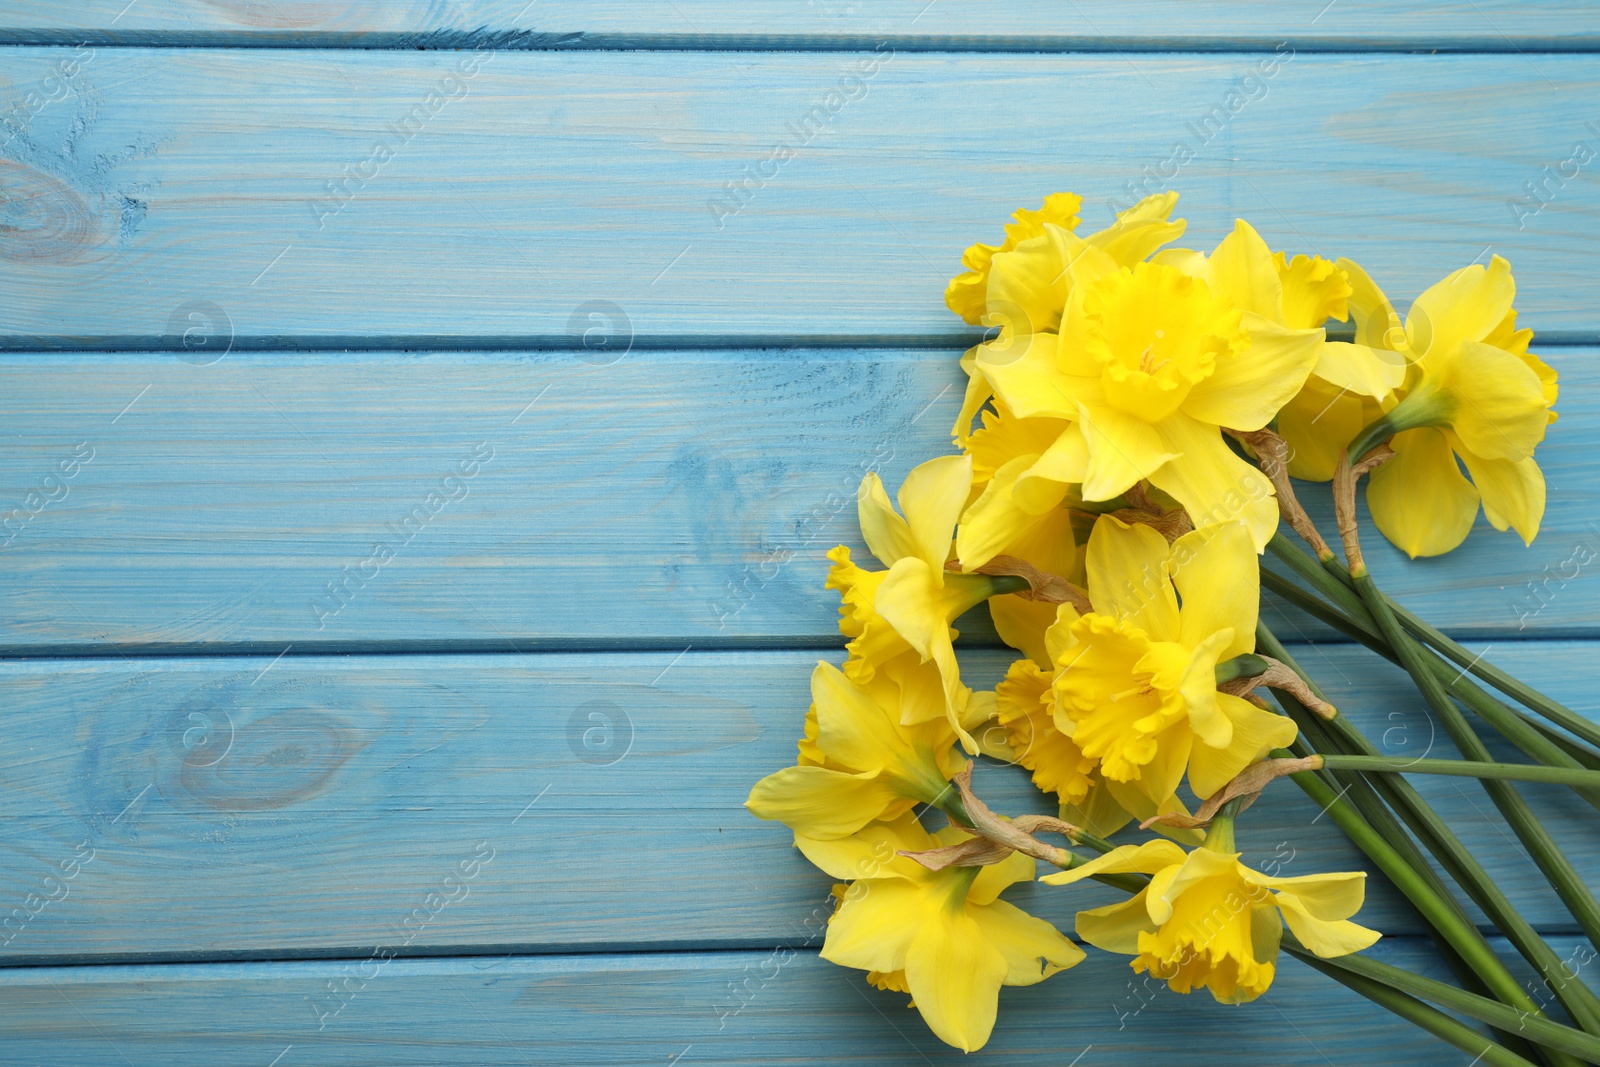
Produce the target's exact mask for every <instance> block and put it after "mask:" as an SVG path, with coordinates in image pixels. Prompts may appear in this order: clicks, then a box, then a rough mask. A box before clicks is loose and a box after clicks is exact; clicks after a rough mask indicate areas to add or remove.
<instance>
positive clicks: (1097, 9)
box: [0, 0, 1600, 52]
mask: <svg viewBox="0 0 1600 1067" xmlns="http://www.w3.org/2000/svg"><path fill="white" fill-rule="evenodd" d="M1319 8H1320V9H1319ZM1597 15H1600V13H1597V12H1596V10H1595V6H1594V4H1592V3H1590V2H1587V0H1558V2H1555V3H1550V4H1540V5H1538V6H1537V7H1536V8H1531V9H1530V8H1529V7H1527V6H1526V5H1520V4H1517V3H1515V0H1482V2H1481V3H1476V4H1473V3H1457V2H1446V0H1410V2H1406V3H1393V4H1385V3H1380V2H1376V0H1341V2H1339V3H1337V4H1329V5H1327V6H1326V7H1321V6H1320V5H1314V4H1313V5H1304V4H1292V3H1285V2H1283V0H1245V2H1242V3H1232V4H1227V5H1220V4H1200V3H1183V2H1177V0H1143V2H1134V3H1096V2H1094V0H1084V2H1082V3H1076V4H1071V5H1067V6H1062V5H1059V4H1052V3H1048V2H1046V0H1007V2H1006V3H999V4H986V5H983V6H982V7H980V8H973V7H970V6H967V5H960V4H928V3H926V2H925V0H886V2H883V3H876V4H872V5H870V6H868V5H857V4H846V3H820V4H818V3H813V4H805V5H798V4H786V3H778V2H774V0H756V2H753V3H747V4H739V5H727V4H722V3H717V2H716V0H681V2H678V3H674V4H672V5H669V6H667V7H657V6H654V5H638V4H629V3H621V2H616V0H607V2H599V3H595V2H577V0H540V2H539V3H537V4H533V3H528V2H527V0H456V2H454V3H451V4H450V5H448V7H446V6H445V5H442V4H439V3H437V2H433V0H388V2H386V3H383V4H377V5H374V4H356V3H348V2H326V0H278V2H272V3H252V2H250V0H143V2H141V3H136V4H134V5H128V4H127V3H126V0H84V2H81V3H76V4H73V5H71V6H70V7H66V6H63V5H60V4H55V3H51V2H49V0H8V2H7V3H6V4H5V5H4V7H3V8H0V39H3V40H7V41H30V40H33V41H36V40H60V39H62V37H64V36H65V35H69V34H74V33H78V34H82V33H84V32H86V31H87V32H90V33H103V34H106V35H108V36H112V35H114V36H113V39H118V40H132V41H150V42H152V43H154V42H155V41H160V40H173V39H177V40H191V39H194V38H195V37H199V36H201V35H206V36H204V37H203V38H202V39H204V40H207V41H214V40H226V41H234V42H238V43H246V44H248V43H250V42H253V41H259V40H261V39H263V38H265V39H266V40H268V41H272V42H275V43H277V42H281V43H288V44H296V43H304V42H305V40H306V39H307V38H309V39H311V40H313V41H317V42H319V43H320V42H322V41H324V40H326V39H327V38H330V37H332V38H334V39H336V40H339V41H341V42H363V41H370V40H372V39H373V38H377V40H378V42H382V43H385V44H387V43H388V42H386V41H384V38H383V37H382V36H380V35H383V34H435V35H440V36H443V35H444V34H447V33H449V32H450V31H457V32H463V33H465V32H466V31H473V30H479V29H487V30H489V31H491V32H494V31H501V32H503V31H508V30H524V31H532V32H534V33H536V34H541V35H549V36H550V37H553V38H554V41H555V42H559V43H560V44H561V45H562V46H565V47H619V46H629V45H633V46H637V45H638V44H640V43H641V39H642V42H643V43H645V44H647V45H654V46H656V47H661V46H663V45H666V46H671V45H672V44H673V43H676V42H685V43H693V44H697V45H701V46H704V45H707V44H710V45H715V46H719V47H728V46H729V45H733V46H735V47H781V46H783V45H790V46H793V45H795V44H803V45H806V46H809V47H819V46H821V47H826V46H828V45H830V44H833V43H836V42H838V41H840V39H843V40H845V41H853V40H859V39H861V38H869V37H876V38H880V39H881V38H884V37H889V38H893V39H896V40H897V43H901V42H904V43H907V44H915V43H923V44H924V46H925V47H944V48H949V47H964V48H1004V47H1017V48H1020V47H1024V46H1026V47H1027V48H1029V49H1030V50H1035V51H1038V50H1047V49H1065V48H1071V49H1083V48H1091V49H1106V50H1109V49H1112V48H1129V47H1135V48H1136V47H1145V48H1153V47H1174V46H1176V47H1194V46H1196V45H1202V46H1204V45H1210V46H1212V47H1218V46H1223V47H1228V46H1237V45H1239V44H1240V43H1244V42H1258V41H1265V42H1270V43H1276V42H1278V41H1280V40H1288V41H1291V42H1294V43H1296V45H1297V46H1302V47H1303V46H1307V45H1312V46H1315V45H1320V46H1323V47H1361V48H1372V47H1385V46H1388V47H1434V48H1451V47H1455V48H1474V49H1493V50H1496V51H1508V52H1509V51H1514V50H1516V49H1523V50H1527V49H1531V48H1541V47H1543V48H1551V47H1558V48H1559V47H1579V46H1581V47H1589V46H1592V44H1593V42H1594V39H1595V38H1596V36H1597V35H1600V17H1597ZM158 35H159V36H158ZM447 39H448V38H447ZM541 43H546V42H543V41H541ZM550 43H554V42H550Z"/></svg>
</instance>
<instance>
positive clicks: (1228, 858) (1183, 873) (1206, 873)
mask: <svg viewBox="0 0 1600 1067" xmlns="http://www.w3.org/2000/svg"><path fill="white" fill-rule="evenodd" d="M1173 847H1174V848H1176V847H1177V846H1173ZM1180 851H1181V850H1180ZM1239 870H1240V864H1239V856H1238V854H1237V853H1231V852H1213V851H1211V850H1210V849H1204V848H1198V849H1195V850H1194V851H1193V852H1190V853H1187V854H1186V855H1184V857H1183V859H1182V860H1181V861H1179V863H1178V864H1176V865H1174V866H1168V867H1163V868H1162V869H1161V870H1159V871H1156V872H1155V873H1154V875H1153V876H1152V877H1151V879H1150V887H1149V889H1148V890H1147V891H1146V897H1145V910H1146V911H1147V912H1149V914H1150V918H1151V919H1152V920H1153V921H1154V922H1155V923H1157V924H1158V925H1159V924H1162V923H1166V922H1168V921H1169V920H1170V919H1171V918H1172V912H1173V903H1174V902H1175V901H1176V900H1177V899H1178V898H1179V897H1180V896H1182V895H1183V892H1184V890H1186V889H1188V888H1189V887H1190V886H1192V885H1194V884H1195V883H1197V882H1202V881H1205V880H1207V879H1211V878H1223V877H1226V878H1230V879H1237V878H1238V876H1239V875H1238V872H1239ZM1260 895H1261V896H1263V897H1265V896H1266V893H1265V891H1264V890H1263V891H1261V894H1260Z"/></svg>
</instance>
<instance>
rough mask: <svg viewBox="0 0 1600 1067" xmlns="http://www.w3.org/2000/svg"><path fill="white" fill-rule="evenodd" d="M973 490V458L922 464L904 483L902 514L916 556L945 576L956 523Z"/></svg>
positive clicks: (953, 458)
mask: <svg viewBox="0 0 1600 1067" xmlns="http://www.w3.org/2000/svg"><path fill="white" fill-rule="evenodd" d="M971 490H972V457H970V456H940V457H938V458H937V459H930V460H928V461H927V462H926V463H919V464H918V465H917V466H915V467H913V468H911V471H910V472H909V473H908V474H907V475H906V480H905V481H904V482H901V483H900V494H899V500H900V511H901V512H902V513H903V514H904V515H905V517H906V524H907V526H909V527H910V531H911V540H912V543H913V544H914V545H915V546H916V555H917V557H918V558H919V559H921V560H923V562H925V563H927V565H928V566H929V567H930V568H932V569H933V571H934V572H935V574H942V573H943V570H944V561H945V560H946V559H948V558H949V556H950V541H951V539H952V538H953V537H954V536H955V530H956V521H957V520H958V519H959V518H960V517H961V510H962V509H963V508H965V507H966V506H967V497H968V496H969V495H970V493H971ZM884 562H886V563H887V562H889V561H887V560H885V561H884Z"/></svg>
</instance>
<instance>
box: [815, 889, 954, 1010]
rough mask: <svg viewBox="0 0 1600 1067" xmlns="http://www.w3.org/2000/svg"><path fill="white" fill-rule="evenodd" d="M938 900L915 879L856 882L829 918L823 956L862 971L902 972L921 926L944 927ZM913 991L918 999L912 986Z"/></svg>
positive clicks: (833, 961)
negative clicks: (913, 880)
mask: <svg viewBox="0 0 1600 1067" xmlns="http://www.w3.org/2000/svg"><path fill="white" fill-rule="evenodd" d="M941 903H942V901H941V900H940V898H939V897H938V896H936V895H934V894H930V893H929V892H928V891H927V889H926V888H925V886H923V885H922V884H921V883H918V882H912V881H906V880H901V879H895V878H872V879H866V880H862V881H858V882H856V883H855V884H854V885H852V886H851V887H850V888H849V889H847V890H846V891H845V894H844V899H843V902H842V903H841V904H840V905H839V908H838V910H837V911H835V912H834V913H833V918H832V919H830V920H829V921H828V934H827V937H826V938H825V939H824V940H823V943H822V958H823V959H825V960H827V961H828V962H829V963H837V964H838V965H839V966H841V967H859V968H860V969H861V970H863V971H898V970H901V969H902V968H904V967H905V965H906V959H907V955H908V952H907V950H908V949H909V948H910V947H911V944H912V942H913V941H914V940H915V939H916V938H917V936H918V934H919V932H920V928H921V927H922V926H924V925H926V926H929V927H937V926H940V925H942V920H943V916H942V915H941V909H940V905H941ZM908 977H909V975H908ZM911 992H912V995H913V996H916V997H917V999H918V1000H919V1001H920V1000H921V999H922V998H921V996H920V995H918V994H917V991H916V989H915V987H913V988H912V991H911Z"/></svg>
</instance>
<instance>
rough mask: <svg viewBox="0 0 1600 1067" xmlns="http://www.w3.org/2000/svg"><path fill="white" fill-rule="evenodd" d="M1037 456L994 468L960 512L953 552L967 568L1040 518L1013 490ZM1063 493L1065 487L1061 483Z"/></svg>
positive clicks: (988, 557)
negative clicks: (975, 497) (989, 477)
mask: <svg viewBox="0 0 1600 1067" xmlns="http://www.w3.org/2000/svg"><path fill="white" fill-rule="evenodd" d="M1038 458H1039V457H1038V456H1036V455H1026V456H1018V457H1017V458H1016V459H1013V460H1011V461H1010V462H1008V463H1006V464H1005V465H1004V466H1002V467H1001V468H1000V469H999V470H997V471H995V473H994V477H993V478H992V479H990V481H989V484H988V485H986V486H984V489H983V495H981V496H980V497H978V499H977V500H975V501H973V502H972V505H971V506H970V507H968V508H967V510H966V511H965V512H963V513H962V515H961V526H960V528H959V529H958V530H957V532H956V555H957V556H958V557H959V558H960V560H961V565H962V566H963V567H965V568H966V569H968V570H976V569H977V568H979V567H981V566H983V565H984V564H985V563H988V562H989V561H990V560H991V559H993V558H994V557H995V556H997V555H999V554H1000V553H1001V552H1003V551H1004V550H1005V547H1006V546H1007V545H1009V544H1010V543H1011V542H1013V541H1015V540H1016V539H1017V538H1019V537H1021V536H1022V535H1023V534H1025V533H1026V532H1027V531H1028V528H1029V527H1031V526H1032V525H1033V524H1034V523H1035V522H1037V521H1038V520H1039V516H1038V515H1037V514H1033V513H1030V512H1028V511H1025V510H1023V508H1022V507H1021V506H1020V504H1021V502H1020V501H1019V500H1018V499H1017V495H1016V493H1015V490H1016V486H1017V479H1018V478H1019V477H1020V476H1021V475H1022V474H1023V472H1024V471H1026V470H1027V469H1028V468H1029V467H1031V466H1033V464H1034V461H1036V460H1037V459H1038ZM1061 493H1062V495H1063V496H1065V495H1066V486H1065V485H1063V486H1061Z"/></svg>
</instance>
